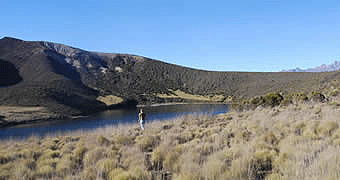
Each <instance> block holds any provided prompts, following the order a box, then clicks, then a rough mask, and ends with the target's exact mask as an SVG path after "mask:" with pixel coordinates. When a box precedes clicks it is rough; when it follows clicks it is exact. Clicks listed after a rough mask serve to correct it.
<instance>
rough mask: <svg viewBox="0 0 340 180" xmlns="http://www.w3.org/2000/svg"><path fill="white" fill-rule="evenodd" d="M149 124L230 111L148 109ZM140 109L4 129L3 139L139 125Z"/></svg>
mask: <svg viewBox="0 0 340 180" xmlns="http://www.w3.org/2000/svg"><path fill="white" fill-rule="evenodd" d="M144 110H145V112H146V115H147V121H146V123H148V122H151V121H156V120H167V119H172V118H175V117H178V116H181V115H184V114H190V113H207V114H213V115H215V114H220V113H226V112H227V111H228V105H226V104H177V105H161V106H147V107H144ZM138 112H139V108H136V109H119V110H109V111H104V112H101V113H98V114H95V115H92V116H90V117H86V118H81V119H77V120H72V121H70V120H63V121H54V122H48V123H39V124H34V125H21V126H16V127H10V128H5V129H0V139H4V138H22V137H27V136H30V135H32V134H34V135H40V136H43V135H45V134H56V133H63V132H69V131H75V130H83V131H86V130H94V129H95V128H101V127H105V126H112V125H117V124H123V123H137V122H138Z"/></svg>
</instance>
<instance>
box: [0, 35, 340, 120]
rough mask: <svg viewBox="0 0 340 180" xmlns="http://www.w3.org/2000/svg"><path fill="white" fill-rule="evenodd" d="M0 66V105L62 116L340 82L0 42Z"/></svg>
mask: <svg viewBox="0 0 340 180" xmlns="http://www.w3.org/2000/svg"><path fill="white" fill-rule="evenodd" d="M0 67H1V68H2V69H5V70H4V71H2V72H1V73H2V74H3V77H4V78H3V79H2V80H1V81H0V86H1V87H0V105H19V106H43V107H47V109H48V110H50V111H51V112H53V113H59V114H61V115H62V116H74V115H81V114H90V113H94V112H97V111H100V110H104V109H107V108H112V107H118V106H128V105H136V104H137V103H139V104H150V103H164V102H179V101H180V102H182V101H189V102H190V101H196V100H204V101H206V100H207V99H208V100H209V98H210V99H219V101H223V100H224V99H225V98H227V97H228V96H237V97H239V96H249V97H251V96H254V95H263V94H264V93H267V92H270V91H288V92H300V91H309V90H313V89H314V90H317V89H320V88H321V87H322V86H323V85H324V84H325V83H327V82H328V81H330V80H333V79H338V78H339V77H340V73H339V72H325V73H316V72H303V73H300V72H271V73H268V72H266V73H261V72H214V71H203V70H197V69H192V68H187V67H182V66H178V65H173V64H169V63H165V62H162V61H158V60H153V59H149V58H146V57H141V56H136V55H129V54H116V53H99V52H89V51H84V50H81V49H78V48H74V47H70V46H66V45H63V44H57V43H52V42H43V41H23V40H19V39H15V38H10V37H5V38H2V39H0ZM182 96H183V97H182ZM184 96H185V97H184ZM215 96H216V97H218V98H215ZM106 97H109V98H110V106H108V104H106V103H105V102H108V100H105V98H106ZM188 97H189V98H188ZM192 97H199V98H197V99H195V98H192ZM202 97H205V98H202ZM223 97H224V98H223ZM112 99H114V100H112ZM112 102H116V103H118V105H112Z"/></svg>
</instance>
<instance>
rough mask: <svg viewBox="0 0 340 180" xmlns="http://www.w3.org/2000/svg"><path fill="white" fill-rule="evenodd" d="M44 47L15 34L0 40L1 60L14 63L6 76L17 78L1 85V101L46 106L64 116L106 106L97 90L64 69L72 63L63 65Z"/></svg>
mask: <svg viewBox="0 0 340 180" xmlns="http://www.w3.org/2000/svg"><path fill="white" fill-rule="evenodd" d="M45 49H46V48H45V47H44V46H42V45H41V43H40V42H25V41H21V40H17V39H13V38H3V39H1V40H0V58H1V62H5V63H6V64H11V66H7V67H6V69H7V71H6V73H7V74H6V77H8V78H9V79H14V80H12V83H11V84H15V85H13V86H9V87H6V88H0V102H1V105H20V106H32V105H33V106H44V107H48V108H49V110H50V111H51V112H56V113H60V114H61V115H62V116H71V115H75V114H84V113H85V114H87V113H92V112H95V111H98V109H103V108H104V105H103V104H102V103H100V102H98V101H97V100H96V98H97V96H98V92H97V91H95V90H92V89H89V88H87V87H86V86H84V85H83V84H81V83H80V81H74V79H71V78H70V77H71V76H72V74H66V75H65V74H64V73H63V71H67V70H68V69H67V68H69V66H67V68H64V67H62V66H60V65H59V64H58V62H55V61H54V60H50V59H49V58H48V57H47V56H46V55H45V53H44V50H45ZM8 67H12V68H9V69H8ZM14 67H15V70H14V69H13V68H14ZM2 73H5V72H4V71H2ZM67 75H68V76H67ZM2 77H4V76H2ZM19 77H20V79H19ZM8 78H7V79H8ZM5 80H6V79H5V78H2V81H5Z"/></svg>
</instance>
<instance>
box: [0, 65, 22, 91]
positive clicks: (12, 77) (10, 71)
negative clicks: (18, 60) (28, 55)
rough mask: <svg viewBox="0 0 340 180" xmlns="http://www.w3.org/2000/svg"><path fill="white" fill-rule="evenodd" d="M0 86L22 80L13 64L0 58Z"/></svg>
mask: <svg viewBox="0 0 340 180" xmlns="http://www.w3.org/2000/svg"><path fill="white" fill-rule="evenodd" d="M0 77H1V78H0V87H4V86H10V85H15V84H17V83H19V82H20V81H22V78H21V76H20V74H19V71H18V69H17V68H16V67H15V65H14V64H12V63H10V62H8V61H5V60H2V59H0Z"/></svg>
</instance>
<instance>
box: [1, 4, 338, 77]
mask: <svg viewBox="0 0 340 180" xmlns="http://www.w3.org/2000/svg"><path fill="white" fill-rule="evenodd" d="M0 4H1V6H0V7H1V11H0V22H1V28H0V38H2V37H3V36H10V37H16V38H20V39H23V40H34V41H41V40H43V41H51V42H58V43H62V44H66V45H70V46H74V47H77V48H81V49H84V50H89V51H100V52H110V53H129V54H135V55H141V56H146V57H149V58H152V59H157V60H161V61H165V62H168V63H173V64H178V65H183V66H187V67H192V68H198V69H204V70H217V71H258V72H262V71H267V72H270V71H280V70H282V69H292V68H295V67H300V68H303V69H304V68H309V67H313V66H317V65H321V64H330V63H332V62H334V61H335V60H340V24H339V23H340V1H335V0H334V1H327V0H325V1H321V0H320V1H304V0H296V1H289V0H287V1H278V0H277V1H258V0H249V1H242V0H240V1H234V0H233V1H227V0H226V1H213V0H212V1H206V0H204V1H201V0H197V1H180V0H171V1H160V0H157V1H149V0H143V1H139V0H134V1H132V0H68V1H66V0H58V1H54V0H30V1H27V0H1V3H0Z"/></svg>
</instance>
